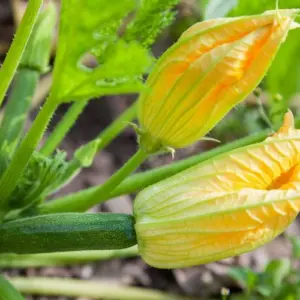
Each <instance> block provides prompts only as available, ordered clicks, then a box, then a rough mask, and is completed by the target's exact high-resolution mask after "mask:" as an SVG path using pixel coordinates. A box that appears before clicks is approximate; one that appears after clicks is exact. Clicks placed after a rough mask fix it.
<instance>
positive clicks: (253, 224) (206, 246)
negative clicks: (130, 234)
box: [134, 112, 300, 268]
mask: <svg viewBox="0 0 300 300" xmlns="http://www.w3.org/2000/svg"><path fill="white" fill-rule="evenodd" d="M293 125H294V120H293V115H292V113H291V112H288V113H287V114H286V116H285V120H284V123H283V125H282V127H281V128H280V129H279V131H278V132H277V133H276V134H274V135H273V136H271V137H269V138H267V139H266V140H265V141H264V142H262V143H258V144H254V145H250V146H247V147H244V148H240V149H237V150H234V151H231V152H229V153H225V154H222V155H220V156H218V157H216V158H213V159H210V160H208V161H205V162H203V163H200V164H198V165H196V166H194V167H192V168H189V169H187V170H185V171H183V172H181V173H179V174H177V175H175V176H173V177H170V178H168V179H166V180H164V181H161V182H159V183H157V184H155V185H153V186H150V187H148V188H146V189H145V190H144V191H142V192H141V193H139V195H138V196H137V198H136V200H135V202H134V214H135V217H136V233H137V238H138V245H139V251H140V253H141V256H142V257H143V258H144V259H145V260H146V262H148V263H149V264H150V265H153V266H155V267H158V268H178V267H186V266H191V265H197V264H201V263H207V262H210V261H214V260H218V259H222V258H226V257H228V256H233V255H238V254H241V253H243V252H247V251H250V250H252V249H255V248H257V247H259V246H260V245H263V244H265V243H266V242H268V241H270V240H272V239H273V238H274V237H276V236H277V235H278V234H280V233H281V232H282V231H284V230H285V228H286V227H287V226H288V225H289V224H290V223H291V222H292V221H293V220H294V219H295V217H296V216H297V214H298V212H299V210H300V130H295V129H294V128H293Z"/></svg>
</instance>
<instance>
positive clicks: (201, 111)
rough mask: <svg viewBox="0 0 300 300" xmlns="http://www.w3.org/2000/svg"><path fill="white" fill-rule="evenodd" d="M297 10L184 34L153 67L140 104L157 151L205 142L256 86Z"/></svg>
mask: <svg viewBox="0 0 300 300" xmlns="http://www.w3.org/2000/svg"><path fill="white" fill-rule="evenodd" d="M296 12H297V10H280V11H279V14H280V17H278V14H277V12H276V13H275V12H268V13H266V14H264V15H259V16H250V17H240V18H232V19H231V18H225V19H216V20H208V21H205V22H202V23H198V24H195V25H194V26H192V27H191V28H190V29H188V30H187V31H186V32H185V33H184V34H183V35H182V37H181V38H180V39H179V41H178V42H177V43H176V44H175V45H174V46H173V47H171V48H170V49H169V50H168V51H167V52H166V53H165V54H164V55H163V56H162V57H161V58H160V59H159V61H158V63H157V65H156V67H155V69H154V70H153V72H152V73H151V75H150V76H149V78H148V80H147V90H146V91H145V92H144V93H143V94H142V95H141V96H140V99H139V121H140V123H141V126H142V128H143V129H144V130H145V131H146V132H147V133H148V134H149V135H150V136H152V137H153V139H157V140H158V141H159V142H160V143H161V144H162V145H166V146H172V147H184V146H187V145H189V144H191V143H193V142H195V141H196V140H197V139H199V138H201V137H202V136H204V135H205V134H206V133H207V132H208V131H209V130H210V129H211V128H212V127H213V126H214V125H215V124H216V123H217V122H218V121H220V119H222V117H223V116H224V115H225V114H226V113H228V111H229V110H230V109H231V108H232V107H233V106H234V105H236V104H237V103H239V102H241V101H242V100H243V99H244V98H245V97H246V96H247V95H248V94H249V93H251V91H252V90H253V89H254V88H255V87H256V86H257V85H258V84H259V82H260V81H261V79H262V78H263V76H264V75H265V73H266V72H267V70H268V68H269V66H270V64H271V62H272V60H273V58H274V56H275V54H276V52H277V50H278V48H279V46H280V44H281V43H282V42H283V41H284V39H285V37H286V34H287V32H288V31H289V30H290V29H291V28H294V27H295V25H294V23H293V18H294V16H295V13H296Z"/></svg>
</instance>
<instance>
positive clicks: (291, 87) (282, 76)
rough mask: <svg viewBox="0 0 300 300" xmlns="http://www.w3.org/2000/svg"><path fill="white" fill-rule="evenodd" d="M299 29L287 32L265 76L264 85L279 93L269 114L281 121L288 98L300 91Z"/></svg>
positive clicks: (271, 91)
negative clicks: (279, 96)
mask: <svg viewBox="0 0 300 300" xmlns="http://www.w3.org/2000/svg"><path fill="white" fill-rule="evenodd" d="M299 52H300V30H293V31H291V32H290V33H289V35H288V38H287V39H286V41H285V43H284V44H283V45H282V46H281V48H280V50H279V52H278V53H277V55H276V58H275V60H274V62H273V64H272V66H271V68H270V71H269V73H268V75H267V77H266V87H267V88H268V90H269V92H270V93H271V94H273V95H274V94H280V95H281V96H282V97H283V99H282V100H281V101H274V100H273V101H272V111H271V116H272V118H273V119H274V118H275V117H277V116H279V117H277V119H278V121H277V122H280V121H282V118H283V115H284V113H285V112H286V111H287V108H288V105H289V100H290V99H291V97H292V96H294V95H295V94H296V93H298V92H299V91H300V57H299Z"/></svg>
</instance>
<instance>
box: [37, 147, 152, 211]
mask: <svg viewBox="0 0 300 300" xmlns="http://www.w3.org/2000/svg"><path fill="white" fill-rule="evenodd" d="M147 157H148V154H147V153H146V152H144V151H143V150H141V149H139V150H138V151H137V152H136V153H135V154H134V155H133V156H132V157H131V158H130V159H129V160H128V161H127V162H126V164H125V165H123V167H122V168H121V169H119V170H118V171H117V172H116V173H115V174H114V175H112V176H111V177H110V178H109V179H108V180H107V181H106V182H105V183H104V184H103V185H101V186H98V187H97V188H95V189H94V190H93V191H92V193H89V194H88V195H87V196H85V197H77V198H76V200H75V201H74V200H73V199H72V198H70V197H65V198H62V199H61V201H59V202H58V201H53V202H50V203H52V205H51V206H50V207H49V205H47V206H46V207H45V206H44V207H43V208H44V209H42V212H43V213H50V211H51V212H82V211H86V210H88V209H89V208H91V207H93V206H94V205H96V204H98V203H101V202H102V200H103V199H107V198H109V197H110V194H111V192H112V191H113V190H114V189H115V188H116V187H117V186H118V185H119V184H120V183H121V182H122V181H123V180H124V179H125V178H126V177H128V176H129V175H130V174H131V173H132V172H133V171H135V170H136V169H137V168H138V167H139V166H140V165H141V164H142V163H143V162H144V161H145V159H146V158H147ZM54 202H55V203H54ZM53 204H54V205H53ZM45 208H46V209H45Z"/></svg>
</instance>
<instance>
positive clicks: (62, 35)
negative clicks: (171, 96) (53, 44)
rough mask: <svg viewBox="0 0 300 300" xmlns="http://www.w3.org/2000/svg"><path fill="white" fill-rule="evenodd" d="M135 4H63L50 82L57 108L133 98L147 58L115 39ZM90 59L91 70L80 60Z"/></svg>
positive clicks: (132, 44) (73, 0) (92, 0)
mask: <svg viewBox="0 0 300 300" xmlns="http://www.w3.org/2000/svg"><path fill="white" fill-rule="evenodd" d="M135 6H136V2H135V0H122V1H118V3H117V4H116V3H114V2H113V1H106V0H68V1H67V0H63V1H62V8H61V19H60V29H59V42H58V48H57V55H56V61H55V66H54V78H53V89H52V94H53V97H55V98H56V100H57V101H59V102H64V101H71V100H76V99H87V98H91V97H95V96H99V95H104V94H114V93H127V92H136V91H138V90H139V89H140V88H141V86H142V85H141V80H140V77H141V74H142V73H143V72H144V71H145V70H146V68H148V67H149V65H150V63H151V59H150V57H151V56H150V54H149V53H148V51H147V50H146V49H145V48H143V47H142V46H141V45H140V44H138V43H137V42H136V41H128V42H127V41H124V40H122V39H121V38H120V37H119V29H120V28H121V24H122V21H123V20H124V18H125V17H126V16H127V15H128V14H129V13H130V12H132V11H133V10H134V9H135ZM87 57H92V60H94V61H95V67H88V66H86V64H85V63H84V61H83V60H84V59H85V58H87Z"/></svg>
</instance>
